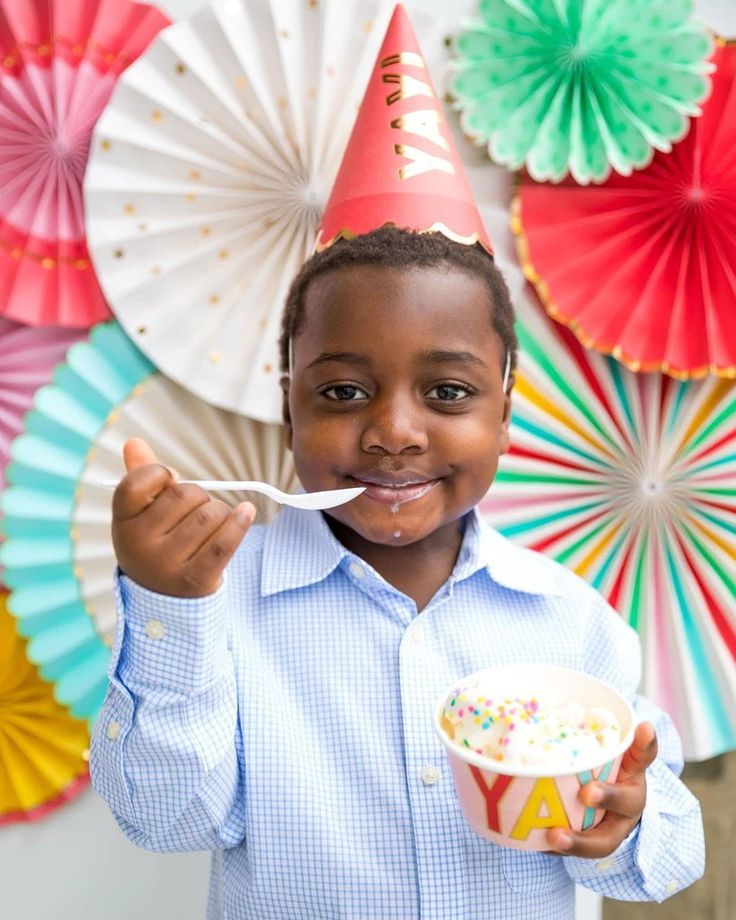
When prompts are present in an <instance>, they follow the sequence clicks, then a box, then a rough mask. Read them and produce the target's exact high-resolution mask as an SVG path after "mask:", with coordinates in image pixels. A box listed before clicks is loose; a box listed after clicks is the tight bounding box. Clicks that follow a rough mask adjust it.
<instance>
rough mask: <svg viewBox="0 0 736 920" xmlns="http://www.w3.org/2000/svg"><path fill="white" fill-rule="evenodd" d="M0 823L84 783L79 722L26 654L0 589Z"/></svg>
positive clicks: (48, 807)
mask: <svg viewBox="0 0 736 920" xmlns="http://www.w3.org/2000/svg"><path fill="white" fill-rule="evenodd" d="M0 701H2V705H0V827H1V826H2V825H4V824H10V823H12V822H15V821H34V820H37V819H39V818H42V817H44V816H45V815H47V814H49V813H50V812H51V811H53V810H55V809H56V808H58V807H59V806H60V805H63V804H64V803H65V802H68V801H70V800H71V799H72V798H74V796H76V795H77V794H78V793H79V792H81V791H82V790H83V789H84V788H85V787H86V785H87V783H88V774H87V763H86V756H87V748H88V746H89V736H88V734H87V726H86V725H85V723H84V722H80V721H79V720H78V719H75V718H73V717H72V716H70V715H69V713H68V712H67V711H66V709H64V708H63V707H62V706H60V705H59V704H58V703H57V702H56V700H55V699H54V695H53V691H52V688H51V687H50V686H49V684H47V683H46V682H45V681H43V680H41V678H40V677H39V676H38V672H37V671H36V668H35V667H34V666H33V665H32V664H31V663H30V661H28V659H27V658H26V642H25V640H23V639H21V638H20V636H19V635H18V634H17V632H16V628H15V620H14V619H13V618H12V617H11V616H10V614H9V613H8V611H7V607H6V595H4V594H2V593H0Z"/></svg>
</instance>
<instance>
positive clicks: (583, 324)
mask: <svg viewBox="0 0 736 920" xmlns="http://www.w3.org/2000/svg"><path fill="white" fill-rule="evenodd" d="M714 60H715V61H716V63H717V70H716V73H715V76H714V78H713V93H712V95H711V97H710V98H709V99H708V102H707V103H706V105H705V109H704V112H703V115H702V117H701V118H698V119H696V120H695V121H693V126H692V130H691V131H690V133H689V134H688V136H687V137H686V138H685V140H684V141H682V142H681V143H680V144H678V145H677V146H676V147H675V148H674V150H673V151H672V153H670V154H668V155H667V156H664V155H662V154H657V156H656V158H655V160H654V162H653V163H652V165H651V166H650V167H649V168H648V169H646V170H644V171H643V172H639V173H635V174H634V175H633V176H631V177H629V178H627V179H624V178H619V177H612V178H611V179H610V180H609V181H608V182H607V183H606V184H605V185H601V186H599V187H595V188H592V187H591V188H579V187H577V186H574V185H572V184H571V183H566V184H565V185H564V186H562V187H558V188H550V187H549V186H546V185H537V184H535V183H533V182H531V181H530V180H526V179H522V180H521V185H520V188H519V191H518V195H517V197H516V200H515V202H514V229H515V231H516V233H517V234H518V242H519V255H520V258H521V260H522V261H523V263H524V268H525V272H526V274H527V277H528V278H529V279H530V280H531V281H533V282H534V283H535V284H536V286H537V290H538V292H539V294H540V297H541V299H542V301H543V302H544V304H545V306H546V307H547V310H548V311H549V312H550V314H551V315H552V316H554V317H555V319H558V320H560V321H561V322H564V323H566V324H567V325H569V326H570V327H571V328H572V329H573V331H574V332H575V334H576V335H577V336H578V338H580V340H581V341H582V342H583V343H584V344H585V345H590V346H593V347H595V348H596V349H598V350H599V351H603V352H610V353H612V354H613V355H614V356H615V357H616V358H618V359H619V360H620V361H622V362H623V363H624V364H626V365H628V366H629V367H631V368H632V370H662V371H664V372H665V373H667V374H671V375H672V376H674V377H678V378H683V379H684V378H688V377H702V376H704V375H705V374H706V373H708V372H711V373H714V374H719V375H721V376H724V377H734V376H736V45H727V46H722V47H719V48H718V50H717V52H716V54H715V58H714ZM560 240H565V245H564V246H560Z"/></svg>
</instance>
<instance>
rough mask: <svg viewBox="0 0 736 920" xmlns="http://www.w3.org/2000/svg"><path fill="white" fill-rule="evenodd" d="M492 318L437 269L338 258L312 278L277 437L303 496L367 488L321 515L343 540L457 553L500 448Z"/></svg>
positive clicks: (469, 290)
mask: <svg viewBox="0 0 736 920" xmlns="http://www.w3.org/2000/svg"><path fill="white" fill-rule="evenodd" d="M491 322H492V306H491V304H490V292H489V290H488V287H487V286H486V284H485V283H484V282H483V281H482V280H481V279H480V278H477V277H474V276H473V275H471V274H469V273H467V274H466V273H465V272H463V271H461V270H458V269H457V268H453V267H449V266H446V265H441V266H437V267H432V268H426V267H412V268H410V269H397V268H388V267H382V266H374V265H371V266H362V265H361V266H349V267H343V268H339V269H337V270H333V271H331V272H329V273H328V274H325V275H322V276H318V277H317V278H315V279H314V281H312V283H311V284H310V286H309V288H308V289H307V293H306V299H305V305H304V318H303V323H302V326H301V328H300V330H299V332H298V333H297V335H296V338H295V340H294V342H293V356H294V357H293V362H294V367H293V368H292V380H291V382H290V384H289V383H288V382H287V381H285V393H286V398H285V415H286V424H287V431H288V433H289V436H290V440H291V447H292V450H293V452H294V461H295V465H296V471H297V474H298V476H299V478H300V480H301V483H302V485H303V486H304V488H305V489H306V490H307V491H312V490H317V489H335V488H345V487H348V486H355V485H365V486H366V491H365V493H364V494H363V495H361V496H359V497H358V498H357V499H355V500H354V501H352V502H349V503H347V504H346V505H342V506H340V507H339V508H335V509H332V510H331V511H330V512H329V517H330V519H331V520H330V524H331V526H332V527H333V530H335V532H336V533H337V535H338V536H339V538H340V539H341V541H342V542H343V543H344V544H345V545H347V546H348V548H350V549H353V550H354V551H357V552H360V553H361V554H362V555H363V556H365V555H366V553H365V551H364V550H365V544H378V545H382V546H384V547H389V546H390V547H393V548H394V552H395V549H396V548H397V547H407V548H408V547H409V546H412V547H414V549H419V548H420V547H419V546H418V545H417V544H420V545H422V546H424V548H425V549H427V550H428V551H429V550H432V551H434V550H440V552H442V550H441V549H440V548H441V547H445V549H447V548H449V547H453V550H452V551H453V552H454V554H456V553H457V549H458V548H459V543H460V534H459V529H458V524H457V522H458V520H459V519H460V518H461V517H462V516H463V515H464V514H465V513H466V512H467V511H469V510H470V509H471V508H473V506H474V505H475V504H476V503H477V502H478V501H479V500H480V499H481V498H482V497H483V495H485V493H486V492H487V491H488V488H489V487H490V485H491V482H492V481H493V477H494V475H495V472H496V467H497V463H498V457H499V455H500V454H501V453H504V452H505V451H506V450H507V449H508V421H509V397H508V396H506V395H505V394H504V393H503V392H502V376H503V365H504V360H505V354H504V349H503V346H502V344H501V341H500V339H499V337H498V334H497V333H496V332H495V330H494V329H493V326H492V325H491ZM376 549H377V547H376ZM361 550H363V552H361ZM452 561H453V562H454V555H453V560H452Z"/></svg>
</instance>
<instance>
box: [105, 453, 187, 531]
mask: <svg viewBox="0 0 736 920" xmlns="http://www.w3.org/2000/svg"><path fill="white" fill-rule="evenodd" d="M173 481H174V480H173V479H172V477H171V472H170V470H168V469H167V468H166V467H165V466H161V464H160V463H151V464H148V465H146V466H141V467H137V468H136V469H134V470H133V471H132V472H130V473H128V474H127V476H125V478H124V479H122V480H121V482H120V484H119V485H118V487H117V489H115V492H114V493H113V496H112V516H113V519H115V520H118V521H128V520H130V519H131V518H134V517H137V516H138V515H139V514H140V513H141V512H142V511H145V510H146V508H148V506H149V505H150V504H151V503H152V502H154V501H155V500H156V498H158V496H159V495H160V494H161V492H163V490H164V489H165V488H166V487H167V486H170V485H172V483H173Z"/></svg>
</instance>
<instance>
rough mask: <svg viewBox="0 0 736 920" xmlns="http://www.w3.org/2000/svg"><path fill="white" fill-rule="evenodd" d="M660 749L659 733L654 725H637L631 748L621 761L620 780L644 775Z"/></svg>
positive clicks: (646, 723)
mask: <svg viewBox="0 0 736 920" xmlns="http://www.w3.org/2000/svg"><path fill="white" fill-rule="evenodd" d="M658 749H659V745H658V743H657V733H656V731H655V730H654V726H653V725H652V723H651V722H642V723H641V724H639V725H637V727H636V731H635V732H634V740H633V741H632V742H631V747H630V748H629V749H628V750H627V751H626V752H625V753H624V756H623V759H622V760H621V771H620V774H619V779H626V777H628V776H636V775H640V774H642V773H643V772H644V771H645V770H646V769H647V767H649V766H651V764H652V763H654V760H655V758H656V756H657V751H658Z"/></svg>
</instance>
